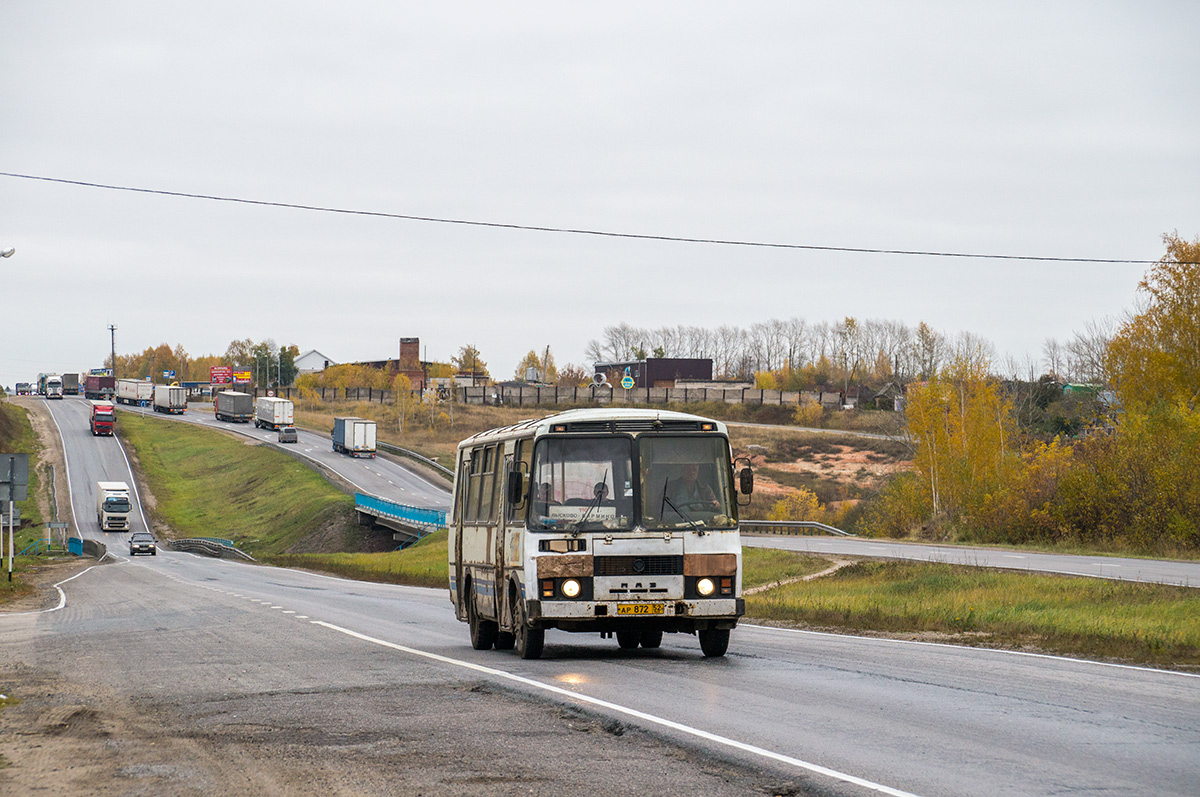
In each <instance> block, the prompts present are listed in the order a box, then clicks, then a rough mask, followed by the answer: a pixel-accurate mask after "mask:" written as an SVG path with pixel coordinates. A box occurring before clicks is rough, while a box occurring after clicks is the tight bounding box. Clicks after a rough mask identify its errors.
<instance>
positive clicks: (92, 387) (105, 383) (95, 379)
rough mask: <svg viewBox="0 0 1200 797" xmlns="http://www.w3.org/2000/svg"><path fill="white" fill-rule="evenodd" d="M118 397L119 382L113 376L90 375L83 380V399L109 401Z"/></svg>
mask: <svg viewBox="0 0 1200 797" xmlns="http://www.w3.org/2000/svg"><path fill="white" fill-rule="evenodd" d="M116 396H117V380H116V379H113V378H112V377H111V376H103V375H100V374H88V375H87V376H85V377H84V378H83V397H84V398H88V399H109V400H112V399H114V398H116Z"/></svg>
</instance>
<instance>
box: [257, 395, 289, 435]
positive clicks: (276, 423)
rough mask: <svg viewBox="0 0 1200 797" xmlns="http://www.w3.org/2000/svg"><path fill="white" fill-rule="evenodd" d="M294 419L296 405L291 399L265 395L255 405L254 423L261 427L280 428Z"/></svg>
mask: <svg viewBox="0 0 1200 797" xmlns="http://www.w3.org/2000/svg"><path fill="white" fill-rule="evenodd" d="M294 421H295V406H294V405H293V404H292V402H291V401H290V400H289V399H285V398H273V397H271V396H264V397H262V398H260V399H259V400H258V403H257V404H255V405H254V425H255V427H257V428H259V429H262V428H264V427H266V428H267V429H278V428H279V427H281V426H291V425H292V424H293V422H294Z"/></svg>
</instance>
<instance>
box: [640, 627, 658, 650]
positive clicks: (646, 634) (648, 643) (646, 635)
mask: <svg viewBox="0 0 1200 797" xmlns="http://www.w3.org/2000/svg"><path fill="white" fill-rule="evenodd" d="M641 642H642V647H644V648H656V647H658V646H659V645H661V644H662V631H643V632H642V639H641Z"/></svg>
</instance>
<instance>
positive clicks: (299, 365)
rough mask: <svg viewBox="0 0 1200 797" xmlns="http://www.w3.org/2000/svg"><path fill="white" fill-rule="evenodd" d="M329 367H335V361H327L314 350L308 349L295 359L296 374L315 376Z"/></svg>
mask: <svg viewBox="0 0 1200 797" xmlns="http://www.w3.org/2000/svg"><path fill="white" fill-rule="evenodd" d="M331 365H337V361H336V360H331V359H329V357H327V356H325V355H324V354H322V353H321V352H319V351H317V350H316V349H309V350H308V351H306V352H304V354H301V355H300V356H299V357H297V358H296V373H300V374H315V373H317V372H318V371H324V370H325V369H326V368H328V367H329V366H331Z"/></svg>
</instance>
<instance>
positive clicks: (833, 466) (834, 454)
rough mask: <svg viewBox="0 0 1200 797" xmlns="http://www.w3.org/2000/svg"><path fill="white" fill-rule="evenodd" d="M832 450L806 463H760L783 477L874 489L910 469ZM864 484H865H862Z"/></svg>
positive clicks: (848, 449)
mask: <svg viewBox="0 0 1200 797" xmlns="http://www.w3.org/2000/svg"><path fill="white" fill-rule="evenodd" d="M832 448H833V449H834V450H832V451H830V452H828V453H823V454H818V455H816V456H815V457H813V458H812V459H810V460H805V459H798V460H795V461H792V462H771V463H764V464H765V466H766V467H768V468H770V469H771V470H778V471H782V472H784V473H815V474H817V475H819V476H822V477H824V478H828V479H834V480H838V481H847V482H856V483H858V484H862V485H864V486H869V487H876V486H878V484H879V483H881V482H882V481H884V480H885V479H888V478H890V477H891V476H893V475H895V474H897V473H899V472H901V471H904V470H908V469H909V468H911V467H912V463H911V462H909V461H896V460H891V459H889V458H884V457H880V456H879V455H878V454H876V453H874V452H872V451H864V450H863V449H861V448H859V449H856V448H851V447H849V446H833V447H832ZM864 483H865V484H864Z"/></svg>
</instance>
